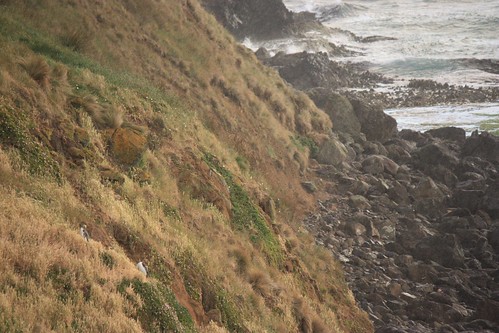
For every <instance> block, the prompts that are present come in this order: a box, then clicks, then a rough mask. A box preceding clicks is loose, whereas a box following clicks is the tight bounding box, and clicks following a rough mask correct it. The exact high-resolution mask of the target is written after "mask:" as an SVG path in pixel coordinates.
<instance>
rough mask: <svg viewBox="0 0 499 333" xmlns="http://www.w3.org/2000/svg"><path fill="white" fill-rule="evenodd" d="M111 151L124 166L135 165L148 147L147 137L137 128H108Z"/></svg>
mask: <svg viewBox="0 0 499 333" xmlns="http://www.w3.org/2000/svg"><path fill="white" fill-rule="evenodd" d="M109 133H112V134H111V136H110V139H109V147H110V152H111V155H112V156H113V158H115V159H116V161H117V162H118V163H120V164H122V165H124V166H128V167H131V166H134V165H136V164H137V163H138V162H139V161H140V160H141V159H142V156H143V154H144V152H145V151H146V149H147V138H146V137H145V136H144V135H143V134H142V133H140V132H139V131H137V130H134V129H131V128H118V129H116V130H108V134H109Z"/></svg>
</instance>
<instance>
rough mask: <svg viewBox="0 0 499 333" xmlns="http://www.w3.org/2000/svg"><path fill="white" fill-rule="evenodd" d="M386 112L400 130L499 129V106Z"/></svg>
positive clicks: (447, 107)
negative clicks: (449, 127)
mask: <svg viewBox="0 0 499 333" xmlns="http://www.w3.org/2000/svg"><path fill="white" fill-rule="evenodd" d="M385 112H386V113H387V114H389V115H391V116H392V117H394V118H395V119H396V120H397V124H398V128H399V129H404V128H407V129H412V130H416V131H427V130H430V129H433V128H438V127H443V126H455V127H460V128H463V129H465V130H466V132H467V134H468V135H469V134H471V132H473V131H475V130H490V129H497V128H499V104H497V103H494V104H468V105H446V106H429V107H416V108H401V109H389V110H385Z"/></svg>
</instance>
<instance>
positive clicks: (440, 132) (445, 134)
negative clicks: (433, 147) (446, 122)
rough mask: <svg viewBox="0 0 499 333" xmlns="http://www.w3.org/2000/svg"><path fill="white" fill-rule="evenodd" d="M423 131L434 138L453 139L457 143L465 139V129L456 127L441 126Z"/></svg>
mask: <svg viewBox="0 0 499 333" xmlns="http://www.w3.org/2000/svg"><path fill="white" fill-rule="evenodd" d="M425 133H427V134H430V135H431V136H432V137H434V138H439V139H442V140H448V141H454V142H457V143H464V140H466V131H465V130H464V129H462V128H458V127H452V126H451V127H441V128H436V129H431V130H429V131H426V132H425Z"/></svg>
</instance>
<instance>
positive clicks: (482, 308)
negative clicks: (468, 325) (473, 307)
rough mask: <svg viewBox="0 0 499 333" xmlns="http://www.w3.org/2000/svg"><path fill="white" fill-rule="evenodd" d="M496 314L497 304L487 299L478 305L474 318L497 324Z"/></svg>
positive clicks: (498, 310) (498, 311)
mask: <svg viewBox="0 0 499 333" xmlns="http://www.w3.org/2000/svg"><path fill="white" fill-rule="evenodd" d="M498 313H499V302H497V301H494V300H490V299H487V300H484V301H482V302H480V303H479V304H478V307H477V312H476V314H475V317H476V318H478V319H485V320H488V321H491V322H494V323H496V324H499V316H498V315H497V314H498Z"/></svg>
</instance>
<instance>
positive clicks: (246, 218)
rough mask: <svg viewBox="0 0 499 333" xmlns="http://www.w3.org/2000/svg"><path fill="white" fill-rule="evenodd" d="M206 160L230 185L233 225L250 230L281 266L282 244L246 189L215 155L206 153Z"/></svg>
mask: <svg viewBox="0 0 499 333" xmlns="http://www.w3.org/2000/svg"><path fill="white" fill-rule="evenodd" d="M205 161H206V163H207V164H208V165H209V166H210V167H211V168H212V169H213V170H215V171H217V172H218V173H220V174H221V175H222V177H223V178H224V179H225V182H226V183H227V185H228V187H229V191H230V201H231V203H232V223H233V225H234V226H235V227H236V229H239V230H245V231H250V235H251V236H250V238H251V240H252V241H253V243H255V244H257V245H259V246H261V247H262V249H263V251H264V253H265V254H266V255H267V259H268V260H269V262H270V263H271V264H273V265H275V266H281V265H282V261H283V253H282V249H281V247H280V244H279V242H278V240H277V238H276V237H275V235H274V234H273V232H272V230H271V229H270V228H269V226H268V225H267V223H266V221H265V219H264V218H263V217H262V215H261V214H260V212H259V211H258V209H257V208H256V207H255V205H254V204H253V202H251V199H250V197H249V196H248V194H247V193H246V191H245V190H244V189H243V188H242V187H241V186H240V185H239V184H237V183H236V181H235V180H234V177H233V176H232V174H231V173H230V172H229V171H228V170H227V169H225V168H224V167H223V166H221V165H220V163H219V162H218V160H217V159H216V158H215V157H214V156H213V155H210V154H206V155H205Z"/></svg>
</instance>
